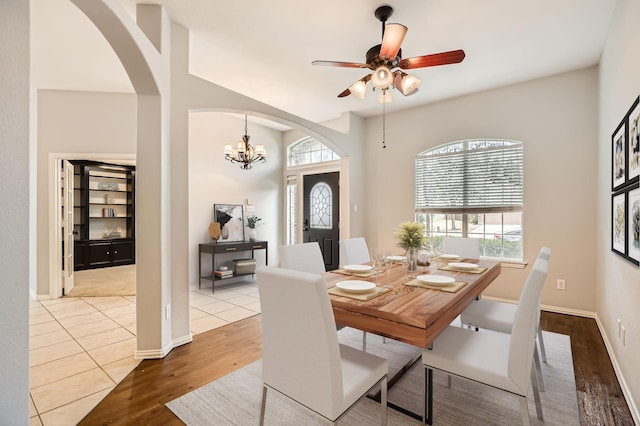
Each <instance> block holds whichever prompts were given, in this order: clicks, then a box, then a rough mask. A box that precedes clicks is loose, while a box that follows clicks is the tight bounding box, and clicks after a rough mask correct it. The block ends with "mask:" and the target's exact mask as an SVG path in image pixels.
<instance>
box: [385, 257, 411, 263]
mask: <svg viewBox="0 0 640 426" xmlns="http://www.w3.org/2000/svg"><path fill="white" fill-rule="evenodd" d="M406 258H407V256H387V259H389V260H390V261H392V262H402V261H403V260H405V259H406Z"/></svg>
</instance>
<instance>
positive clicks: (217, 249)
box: [198, 241, 269, 293]
mask: <svg viewBox="0 0 640 426" xmlns="http://www.w3.org/2000/svg"><path fill="white" fill-rule="evenodd" d="M255 250H264V251H265V264H267V265H268V264H269V249H268V244H267V242H266V241H234V242H230V243H217V242H216V243H204V244H200V251H199V253H198V277H199V279H198V288H201V285H200V284H201V282H202V279H207V280H211V292H212V293H213V292H214V287H215V285H214V284H215V282H216V281H221V280H229V279H231V278H219V277H216V276H215V275H214V274H213V271H214V270H215V269H216V254H222V253H235V252H243V251H251V258H252V259H253V258H254V257H253V255H254V251H255ZM203 253H211V275H202V254H203ZM243 275H252V274H241V275H236V274H235V273H234V274H233V276H234V277H237V276H243Z"/></svg>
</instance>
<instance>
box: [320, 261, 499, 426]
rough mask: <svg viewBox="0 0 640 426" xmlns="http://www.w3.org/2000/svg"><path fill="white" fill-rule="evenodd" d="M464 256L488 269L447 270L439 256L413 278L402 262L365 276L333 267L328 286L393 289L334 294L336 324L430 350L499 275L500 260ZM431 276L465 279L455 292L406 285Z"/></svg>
mask: <svg viewBox="0 0 640 426" xmlns="http://www.w3.org/2000/svg"><path fill="white" fill-rule="evenodd" d="M462 260H464V262H467V263H470V262H472V263H475V264H477V265H478V266H479V268H482V269H485V268H486V269H485V270H484V271H482V272H481V273H477V272H478V271H476V272H475V273H473V272H468V271H462V270H455V271H453V270H443V269H441V268H443V267H447V266H449V262H448V261H445V260H438V259H435V260H433V261H432V262H431V264H430V265H429V266H427V267H421V266H419V267H418V269H417V270H416V271H412V274H411V275H412V276H409V275H408V274H407V271H406V268H405V266H404V265H402V264H401V263H393V264H392V266H391V268H390V270H389V271H388V272H387V271H386V270H384V271H382V272H380V273H378V274H376V275H373V276H367V277H365V276H363V275H361V274H357V273H354V274H348V275H347V274H345V273H340V272H335V271H329V272H327V273H325V275H324V278H325V283H326V285H327V289H331V288H332V287H335V286H336V283H338V282H340V281H346V280H361V281H370V282H372V283H375V284H376V286H377V287H385V288H389V289H390V290H389V291H387V292H386V293H384V294H381V295H379V296H376V297H375V298H373V299H370V300H366V301H363V300H356V299H353V298H351V297H346V296H337V295H333V294H331V293H330V294H329V296H330V300H331V305H332V307H333V313H334V317H335V320H336V323H338V324H341V325H344V326H348V327H352V328H357V329H359V330H363V331H366V332H370V333H374V334H377V335H380V336H384V337H388V338H390V339H394V340H398V341H401V342H405V343H408V344H411V345H414V346H417V347H419V348H423V349H426V348H427V347H429V345H430V344H431V343H432V342H433V341H434V340H435V338H436V337H438V335H439V334H440V333H442V331H444V330H445V329H446V328H447V327H448V326H449V325H450V324H451V322H452V321H453V320H454V319H455V318H456V317H457V316H458V315H460V313H462V311H463V310H464V309H465V308H466V307H467V306H468V305H469V304H470V303H471V302H472V301H473V300H474V299H476V298H477V297H478V296H479V295H480V294H481V293H482V292H483V291H484V290H485V289H486V288H487V287H488V286H489V284H491V282H492V281H493V280H495V279H496V277H497V276H498V275H500V271H501V266H500V265H501V264H500V262H499V261H496V260H485V259H481V260H478V259H462ZM427 274H435V275H442V276H448V277H452V278H453V279H454V280H455V281H456V282H458V283H459V282H464V283H466V285H464V286H463V287H462V288H460V289H459V290H458V291H456V292H448V291H444V290H442V289H428V288H422V287H415V286H410V285H406V284H407V283H410V282H412V281H414V280H415V279H416V276H418V275H427ZM421 353H422V352H420V354H421ZM418 359H420V356H419V355H418V356H416V357H415V358H413V359H411V360H409V362H408V363H407V365H406V366H405V367H404V368H403V369H401V370H400V371H399V372H398V374H396V376H395V377H392V378H391V379H390V380H389V387H391V386H393V384H394V383H395V382H396V381H397V380H398V379H399V378H400V377H401V375H402V374H404V373H405V372H406V371H408V369H409V368H410V366H411V365H412V364H414V363H415V362H417V360H418ZM432 374H433V373H432V372H431V371H430V372H429V374H428V376H427V378H426V380H427V389H428V391H427V394H426V395H425V404H426V405H428V409H427V410H426V411H427V413H429V414H428V418H427V419H425V420H426V423H427V424H431V422H432V418H431V413H432V412H433V410H432V404H433V395H432V389H433V386H432V384H433V375H432ZM389 406H390V407H391V408H394V409H397V410H398V411H401V412H403V413H405V414H408V415H410V416H412V417H415V418H417V419H420V420H422V416H421V415H418V414H416V413H412V412H410V411H408V410H406V409H404V408H402V407H399V406H397V405H395V404H391V403H389Z"/></svg>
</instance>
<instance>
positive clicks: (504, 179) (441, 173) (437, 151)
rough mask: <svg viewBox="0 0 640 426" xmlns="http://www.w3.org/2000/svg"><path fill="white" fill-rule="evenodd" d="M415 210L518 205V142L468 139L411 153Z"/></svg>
mask: <svg viewBox="0 0 640 426" xmlns="http://www.w3.org/2000/svg"><path fill="white" fill-rule="evenodd" d="M415 175H416V187H415V189H416V200H415V202H416V212H418V213H453V214H459V213H474V212H483V213H489V212H508V211H521V210H522V206H523V180H524V167H523V148H522V143H521V142H516V141H505V140H467V141H458V142H452V143H449V144H446V145H441V146H439V147H436V148H433V149H430V150H428V151H424V152H422V153H420V154H418V156H417V157H416V174H415Z"/></svg>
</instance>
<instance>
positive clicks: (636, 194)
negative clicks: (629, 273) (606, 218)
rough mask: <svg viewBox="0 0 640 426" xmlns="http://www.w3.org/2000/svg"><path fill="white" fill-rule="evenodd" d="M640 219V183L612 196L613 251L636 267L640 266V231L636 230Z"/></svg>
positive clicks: (628, 186) (626, 187)
mask: <svg viewBox="0 0 640 426" xmlns="http://www.w3.org/2000/svg"><path fill="white" fill-rule="evenodd" d="M630 200H631V201H630ZM631 203H632V204H633V206H632V207H633V209H632V207H631V206H630V204H631ZM630 209H632V210H633V212H632V211H630ZM634 215H636V216H634ZM639 217H640V183H638V182H636V183H635V184H632V185H627V186H625V187H624V188H622V189H621V190H619V191H616V192H615V193H613V194H612V195H611V251H613V252H614V253H616V254H617V255H619V256H621V257H622V258H624V259H625V260H627V261H629V262H631V263H633V264H634V265H636V266H640V241H639V240H638V232H639V231H637V228H636V227H638V226H640V224H639V223H640V218H639Z"/></svg>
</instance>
